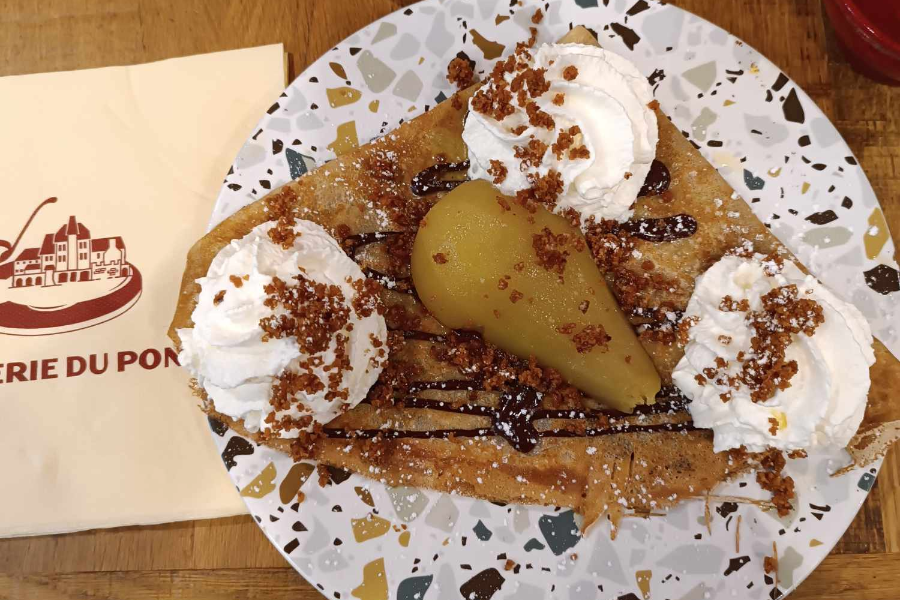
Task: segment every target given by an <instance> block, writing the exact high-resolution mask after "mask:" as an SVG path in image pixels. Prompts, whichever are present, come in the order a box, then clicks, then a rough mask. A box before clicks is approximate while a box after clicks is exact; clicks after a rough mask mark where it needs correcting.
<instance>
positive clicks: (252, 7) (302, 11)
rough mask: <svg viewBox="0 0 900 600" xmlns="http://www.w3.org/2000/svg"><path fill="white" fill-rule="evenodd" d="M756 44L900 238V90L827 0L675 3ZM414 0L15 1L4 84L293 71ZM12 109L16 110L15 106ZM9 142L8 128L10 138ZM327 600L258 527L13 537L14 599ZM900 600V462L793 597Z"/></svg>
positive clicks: (5, 8)
mask: <svg viewBox="0 0 900 600" xmlns="http://www.w3.org/2000/svg"><path fill="white" fill-rule="evenodd" d="M671 3H673V4H677V5H679V6H681V7H683V8H685V9H687V10H690V11H692V12H694V13H696V14H698V15H700V16H702V17H704V18H706V19H708V20H710V21H712V22H713V23H715V24H717V25H719V26H721V27H723V28H725V29H726V30H728V31H730V32H732V33H734V34H736V35H737V36H739V37H741V38H742V39H744V40H745V41H747V42H748V43H749V44H751V45H752V46H754V47H755V48H757V49H758V50H759V51H761V52H762V53H763V54H764V55H766V56H767V57H768V58H770V59H771V60H772V61H773V62H775V64H777V65H779V66H780V67H781V68H782V69H783V70H784V72H785V73H786V74H787V75H788V76H790V77H791V78H792V79H793V80H794V81H795V82H797V83H798V84H799V85H800V86H802V87H803V89H805V90H806V91H807V92H808V93H809V95H810V96H812V98H813V100H815V101H816V103H817V104H818V105H819V106H820V107H821V108H822V110H823V111H824V112H825V114H826V115H827V116H828V117H829V118H830V119H831V120H832V122H834V124H835V125H836V126H837V128H838V130H840V132H841V133H842V134H843V135H844V138H845V139H846V140H847V142H848V143H849V145H850V147H851V148H852V149H853V152H854V153H855V154H856V156H857V157H858V158H859V160H860V163H861V164H862V166H863V168H864V169H865V171H866V173H867V174H868V176H869V179H870V180H871V182H872V185H873V187H874V188H875V192H876V193H877V195H878V197H879V198H880V200H881V203H882V206H883V207H884V212H885V215H886V216H887V219H888V223H889V225H890V227H891V230H892V231H893V233H894V240H895V242H897V241H898V237H897V234H898V233H900V109H898V106H900V88H891V87H886V86H883V85H877V84H875V83H872V82H871V81H869V80H867V79H865V78H863V77H862V76H860V75H857V74H856V73H855V72H854V71H852V70H851V69H850V67H849V66H848V65H847V63H846V61H845V60H844V59H843V58H842V57H841V55H840V52H839V51H838V50H837V48H836V47H835V43H834V39H833V36H832V34H831V31H830V29H829V26H828V24H827V23H826V20H825V18H824V10H823V7H822V5H821V0H675V1H673V2H671ZM408 4H411V2H409V1H403V0H266V1H259V0H0V76H2V75H17V74H24V73H36V72H42V71H60V70H69V69H80V68H86V67H100V66H108V65H119V64H132V63H139V62H146V61H152V60H158V59H163V58H169V57H174V56H184V55H189V54H197V53H202V52H213V51H217V50H227V49H232V48H241V47H248V46H256V45H261V44H270V43H277V42H282V43H284V45H285V50H286V51H287V52H288V53H289V56H290V72H289V75H290V77H292V78H293V76H294V75H296V74H297V73H298V72H300V71H302V70H303V69H304V68H305V67H306V66H307V65H309V64H310V63H311V62H312V61H314V60H315V59H316V58H317V57H319V56H320V55H321V54H323V53H324V52H325V51H326V50H328V49H329V48H331V47H332V46H334V45H335V44H336V43H337V42H339V41H340V40H342V39H343V38H345V37H346V36H348V35H350V34H351V33H353V32H354V31H355V30H357V29H359V28H360V27H363V26H364V25H367V24H368V23H370V22H371V21H373V20H375V19H377V18H379V17H381V16H383V15H385V14H387V13H389V12H391V11H393V10H396V9H398V8H401V7H402V6H405V5H408ZM0 102H2V100H0ZM0 136H2V134H0ZM5 598H29V599H31V598H34V599H50V598H53V599H56V598H123V599H124V598H127V599H145V598H147V599H149V598H216V599H219V598H221V599H231V598H245V599H256V598H271V599H281V598H291V599H295V600H318V599H319V598H321V596H320V595H319V592H318V591H316V589H315V588H313V587H312V586H310V585H309V584H308V583H306V582H305V581H304V580H303V579H302V578H301V577H300V576H299V575H297V574H296V573H295V572H294V571H293V570H292V569H291V568H289V567H288V566H287V564H286V562H285V561H284V559H283V558H281V556H280V555H279V554H278V553H277V552H276V550H275V548H274V547H272V546H271V545H270V544H269V543H268V541H267V540H266V539H265V537H263V534H262V532H261V531H260V530H259V529H258V528H257V526H256V524H255V523H254V522H253V520H252V519H251V518H250V517H236V518H229V519H219V520H213V521H194V522H187V523H176V524H170V525H160V526H155V527H131V528H122V529H112V530H104V531H91V532H84V533H76V534H69V535H58V536H45V537H37V538H24V539H12V540H0V599H5ZM791 598H794V599H796V600H800V599H813V598H815V599H838V598H840V599H846V600H850V599H865V600H879V599H883V600H896V599H897V598H900V455H898V452H897V450H896V449H895V450H894V451H893V452H892V453H891V455H889V457H888V459H887V461H886V462H885V466H884V468H883V469H882V471H881V475H880V476H879V477H878V481H877V483H876V485H875V487H874V488H873V490H872V493H871V494H870V495H869V498H868V500H867V501H866V503H865V505H864V506H863V509H862V510H861V511H860V513H859V516H858V517H857V518H856V520H855V521H854V523H853V525H852V526H851V527H850V529H849V530H848V531H847V532H846V534H845V535H844V537H843V539H842V540H841V541H840V543H839V544H838V545H837V547H836V548H835V550H834V551H833V552H832V554H831V555H830V556H829V557H828V558H827V559H826V560H825V562H824V563H822V565H821V566H820V567H819V568H818V569H817V570H816V571H815V572H814V573H813V574H812V576H810V578H809V579H808V580H807V581H806V582H805V583H803V584H802V585H801V586H800V588H799V589H798V591H797V592H796V593H795V594H794V595H792V596H791Z"/></svg>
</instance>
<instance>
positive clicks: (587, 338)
mask: <svg viewBox="0 0 900 600" xmlns="http://www.w3.org/2000/svg"><path fill="white" fill-rule="evenodd" d="M611 339H612V338H611V337H609V335H607V333H606V330H605V329H604V328H603V325H585V326H584V329H582V330H581V331H580V332H578V333H576V334H575V335H574V336H572V341H573V342H575V350H577V351H578V353H579V354H585V353H587V352H590V351H591V350H593V349H594V348H598V347H599V348H600V349H601V350H602V351H604V352H605V351H606V350H608V349H609V348H608V346H607V344H608V343H609V341H610V340H611Z"/></svg>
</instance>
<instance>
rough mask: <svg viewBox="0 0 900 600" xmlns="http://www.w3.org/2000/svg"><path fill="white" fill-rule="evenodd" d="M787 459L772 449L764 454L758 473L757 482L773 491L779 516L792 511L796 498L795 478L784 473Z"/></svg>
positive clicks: (773, 501)
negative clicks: (793, 501)
mask: <svg viewBox="0 0 900 600" xmlns="http://www.w3.org/2000/svg"><path fill="white" fill-rule="evenodd" d="M785 464H786V461H785V459H784V455H783V454H782V453H781V452H780V451H778V450H776V449H774V448H773V449H770V450H768V451H767V452H764V453H763V454H762V458H761V459H760V460H759V466H760V469H761V470H759V471H757V473H756V482H757V483H758V484H759V485H760V487H761V488H762V489H764V490H766V491H767V492H772V503H773V504H774V505H775V508H776V509H777V510H778V516H779V517H784V516H786V515H788V514H789V513H790V512H791V509H792V508H793V506H792V505H791V500H792V499H793V498H794V480H793V478H791V477H790V476H786V475H783V474H782V470H783V469H784V466H785Z"/></svg>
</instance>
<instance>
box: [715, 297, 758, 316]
mask: <svg viewBox="0 0 900 600" xmlns="http://www.w3.org/2000/svg"><path fill="white" fill-rule="evenodd" d="M719 310H721V311H722V312H747V311H748V310H750V301H749V300H747V299H746V298H744V299H742V300H741V301H740V302H738V301H737V300H735V299H734V298H732V297H731V295H730V294H729V295H726V296H725V297H724V298H722V301H721V302H720V303H719Z"/></svg>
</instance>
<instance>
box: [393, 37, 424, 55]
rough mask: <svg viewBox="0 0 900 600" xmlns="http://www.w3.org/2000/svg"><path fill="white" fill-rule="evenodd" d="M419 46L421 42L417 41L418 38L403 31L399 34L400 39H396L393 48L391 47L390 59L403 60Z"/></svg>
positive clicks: (417, 49)
mask: <svg viewBox="0 0 900 600" xmlns="http://www.w3.org/2000/svg"><path fill="white" fill-rule="evenodd" d="M420 46H421V42H419V40H418V38H416V37H415V36H413V35H410V34H408V33H404V34H403V35H401V36H400V39H398V40H397V43H396V44H395V45H394V47H393V49H391V55H390V56H391V60H403V59H406V58H409V57H410V56H413V55H414V54H415V53H416V52H418V51H419V47H420Z"/></svg>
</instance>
